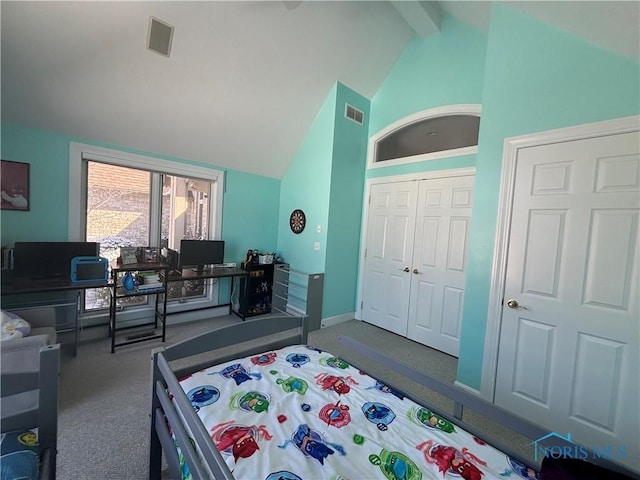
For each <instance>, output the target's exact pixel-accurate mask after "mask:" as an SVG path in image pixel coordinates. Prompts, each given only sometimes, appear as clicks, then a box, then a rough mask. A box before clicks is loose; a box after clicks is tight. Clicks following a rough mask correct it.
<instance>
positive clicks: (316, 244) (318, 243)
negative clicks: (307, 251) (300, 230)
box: [313, 242, 320, 250]
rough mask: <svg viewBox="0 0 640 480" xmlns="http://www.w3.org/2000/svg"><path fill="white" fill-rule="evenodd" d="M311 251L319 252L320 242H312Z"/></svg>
mask: <svg viewBox="0 0 640 480" xmlns="http://www.w3.org/2000/svg"><path fill="white" fill-rule="evenodd" d="M313 249H314V250H320V242H313Z"/></svg>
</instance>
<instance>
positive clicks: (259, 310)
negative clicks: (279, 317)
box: [235, 263, 274, 319]
mask: <svg viewBox="0 0 640 480" xmlns="http://www.w3.org/2000/svg"><path fill="white" fill-rule="evenodd" d="M273 267H274V265H273V264H272V263H247V264H245V265H244V266H243V268H244V270H246V271H247V272H249V275H248V276H246V277H243V278H242V280H241V282H240V303H239V307H238V311H237V312H235V313H236V314H237V315H238V316H240V317H241V318H242V319H245V318H247V317H254V316H256V315H264V314H265V313H271V301H272V289H273V270H274V268H273Z"/></svg>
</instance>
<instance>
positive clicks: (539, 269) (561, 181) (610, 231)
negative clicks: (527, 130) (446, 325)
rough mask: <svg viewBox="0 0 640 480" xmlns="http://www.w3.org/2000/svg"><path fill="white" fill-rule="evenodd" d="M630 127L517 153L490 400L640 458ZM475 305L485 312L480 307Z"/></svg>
mask: <svg viewBox="0 0 640 480" xmlns="http://www.w3.org/2000/svg"><path fill="white" fill-rule="evenodd" d="M639 145H640V136H639V135H638V133H637V132H635V133H626V134H619V135H610V136H605V137H598V138H590V139H586V140H576V141H568V142H563V143H555V144H549V145H542V146H538V147H530V148H525V149H522V150H521V151H520V153H519V154H518V158H517V164H516V174H515V191H514V197H513V205H512V212H513V213H512V220H511V227H510V235H509V239H510V240H509V246H508V259H507V268H506V282H505V293H504V295H505V296H504V307H503V313H502V325H501V331H500V344H499V357H498V367H497V376H496V392H495V402H496V403H497V404H498V405H500V406H502V407H505V408H506V409H508V410H510V411H512V412H515V413H517V414H520V415H522V416H524V417H526V418H528V419H529V420H532V421H534V422H537V423H539V424H540V425H541V426H543V427H546V428H549V429H551V430H554V431H556V432H561V433H562V434H563V435H565V434H566V433H571V435H572V438H573V440H575V441H577V442H581V443H583V444H585V445H586V446H587V447H603V446H610V447H611V448H613V449H618V448H625V449H626V452H627V454H628V456H627V457H626V458H624V459H622V458H614V460H620V461H621V462H623V463H627V464H628V465H629V466H635V468H637V465H640V458H639V457H640V454H639V451H640V440H639V439H640V436H639V435H638V431H639V428H640V419H639V408H638V405H639V404H640V401H639V378H640V376H639V375H638V367H639V365H640V358H639V343H640V326H639V325H640V321H639V318H640V311H639V307H638V304H639V289H640V285H639V284H638V275H639V270H638V256H639V253H640V252H639V247H638V219H639V218H638V217H639V210H640V209H639V206H640V154H639ZM478 313H479V314H480V313H481V312H478Z"/></svg>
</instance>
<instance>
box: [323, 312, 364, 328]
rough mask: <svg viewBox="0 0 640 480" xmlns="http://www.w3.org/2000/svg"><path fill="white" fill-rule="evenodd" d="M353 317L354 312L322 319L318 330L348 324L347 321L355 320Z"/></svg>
mask: <svg viewBox="0 0 640 480" xmlns="http://www.w3.org/2000/svg"><path fill="white" fill-rule="evenodd" d="M355 315H356V312H349V313H342V314H340V315H335V316H333V317H327V318H323V319H322V321H321V322H320V328H326V327H332V326H333V325H338V324H339V323H344V322H348V321H349V320H353V319H355V318H356V316H355Z"/></svg>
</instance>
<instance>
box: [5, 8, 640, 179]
mask: <svg viewBox="0 0 640 480" xmlns="http://www.w3.org/2000/svg"><path fill="white" fill-rule="evenodd" d="M394 3H396V4H397V3H398V2H387V1H373V2H362V1H351V2H347V1H344V2H334V1H329V2H319V1H317V2H316V1H303V2H300V1H288V2H286V1H259V2H245V1H234V2H221V1H212V2H204V1H200V2H180V1H159V2H151V1H142V2H115V1H114V2H93V1H80V2H58V1H45V2H12V1H2V2H1V4H0V8H1V20H2V30H1V35H2V38H1V40H2V43H1V46H2V52H1V53H2V78H1V81H2V84H1V88H2V121H3V122H9V123H17V124H22V125H27V126H30V127H35V128H42V129H46V130H51V131H55V132H59V133H63V134H68V135H73V136H77V137H81V138H87V139H89V140H96V141H100V142H106V143H112V144H115V145H123V146H127V147H131V148H134V149H139V150H144V151H150V152H157V153H160V154H163V155H168V156H175V157H180V158H186V159H191V160H195V161H199V162H204V163H208V164H212V165H216V166H220V167H224V168H231V169H236V170H241V171H247V172H252V173H257V174H261V175H266V176H270V177H275V178H279V177H281V176H282V175H283V173H284V172H285V171H286V168H287V167H288V165H289V163H290V162H291V160H292V159H293V156H294V154H295V152H296V150H297V149H298V147H299V146H300V143H301V142H302V140H303V138H304V136H305V134H306V133H307V131H308V128H309V126H310V125H311V123H312V121H313V119H314V117H315V115H316V114H317V112H318V110H319V108H320V107H321V105H322V102H323V101H324V100H325V98H326V96H327V94H328V93H329V91H330V89H331V88H332V87H333V85H334V84H335V82H336V81H340V82H342V83H344V84H345V85H347V86H349V87H351V88H353V89H354V90H355V91H357V92H359V93H361V94H362V95H364V96H366V97H368V98H371V97H372V96H373V95H374V94H375V92H376V90H377V89H378V87H379V86H380V84H381V83H382V81H383V80H384V79H385V77H386V75H387V74H388V73H389V71H390V70H391V68H392V67H393V65H394V63H395V62H396V60H397V59H398V57H399V56H400V54H401V53H402V51H403V49H404V48H405V46H406V45H407V43H408V42H409V41H410V40H411V39H412V38H413V36H414V35H415V34H416V32H418V33H419V34H421V35H428V34H429V31H433V29H434V26H435V31H437V23H438V18H437V17H438V12H439V11H445V12H447V13H450V14H452V15H454V16H456V17H458V18H459V19H461V20H462V21H464V22H466V23H468V24H470V25H472V26H475V27H476V28H479V29H483V30H486V29H487V28H488V22H489V4H488V3H487V2H412V3H415V4H416V5H414V7H415V6H417V7H418V8H421V9H422V10H424V12H425V13H424V14H422V15H419V16H417V17H416V16H415V15H414V17H416V18H417V20H418V21H419V22H422V23H420V24H417V25H416V22H408V21H406V20H405V19H404V18H403V15H402V12H401V8H396V7H397V5H396V7H394ZM515 3H516V5H515V6H516V8H520V9H522V10H524V11H525V12H526V13H528V14H530V15H533V16H536V17H538V18H540V19H542V20H544V21H546V22H548V23H552V24H555V25H557V26H559V27H561V28H565V29H567V30H568V31H570V32H572V33H575V34H577V35H580V36H583V37H584V38H586V39H588V40H589V41H592V42H594V43H598V44H600V45H602V46H604V47H605V48H608V49H610V50H612V51H615V52H617V53H619V54H621V55H625V56H628V57H631V58H634V59H636V61H637V60H638V44H640V40H639V39H638V30H639V28H638V5H640V4H638V3H637V2H524V3H523V2H515ZM525 3H526V4H525ZM405 6H406V5H405ZM422 10H420V11H422ZM434 12H435V13H434ZM634 15H635V18H634ZM150 16H154V17H157V18H159V19H161V20H163V21H165V22H168V23H170V24H171V25H173V26H174V27H175V33H174V39H173V44H172V48H171V55H170V57H169V58H166V57H163V56H160V55H158V54H156V53H153V52H151V51H149V50H147V49H146V48H145V45H146V39H147V26H148V22H149V17H150ZM414 19H415V18H414ZM634 21H635V23H633V22H634ZM410 23H411V25H410ZM421 26H422V27H428V28H426V29H425V28H421ZM425 32H426V33H425ZM20 160H25V159H20Z"/></svg>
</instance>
